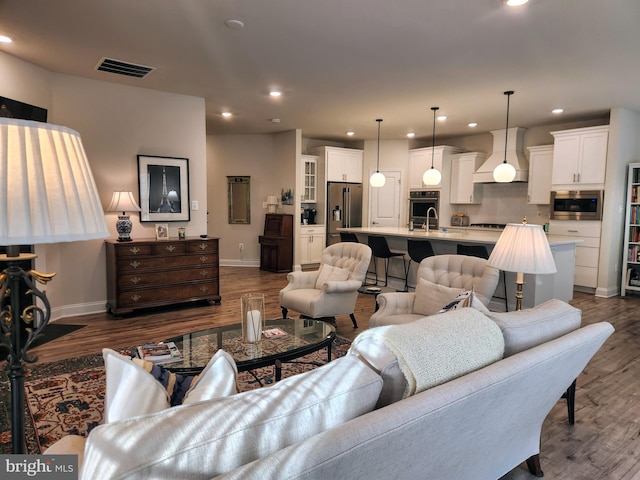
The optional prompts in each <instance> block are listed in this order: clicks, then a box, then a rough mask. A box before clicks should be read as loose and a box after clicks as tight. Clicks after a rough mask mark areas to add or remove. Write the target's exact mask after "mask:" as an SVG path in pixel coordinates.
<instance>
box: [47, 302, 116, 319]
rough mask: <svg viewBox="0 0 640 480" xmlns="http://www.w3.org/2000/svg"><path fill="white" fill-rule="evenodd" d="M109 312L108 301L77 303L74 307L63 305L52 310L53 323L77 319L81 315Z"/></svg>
mask: <svg viewBox="0 0 640 480" xmlns="http://www.w3.org/2000/svg"><path fill="white" fill-rule="evenodd" d="M106 311H107V301H106V300H102V301H99V302H91V303H76V304H74V305H63V306H61V307H53V308H51V321H55V320H58V319H60V318H66V317H77V316H79V315H89V314H92V313H102V312H106Z"/></svg>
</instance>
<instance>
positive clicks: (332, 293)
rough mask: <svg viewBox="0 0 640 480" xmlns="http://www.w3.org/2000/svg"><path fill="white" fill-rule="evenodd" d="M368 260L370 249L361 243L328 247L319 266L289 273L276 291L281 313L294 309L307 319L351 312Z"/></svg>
mask: <svg viewBox="0 0 640 480" xmlns="http://www.w3.org/2000/svg"><path fill="white" fill-rule="evenodd" d="M370 261H371V249H370V248H369V246H368V245H364V244H362V243H353V242H344V243H336V244H333V245H330V246H328V247H327V248H325V249H324V251H323V252H322V259H321V260H320V268H319V269H318V270H315V271H305V272H291V273H289V274H288V275H287V280H289V284H288V285H287V286H286V287H285V288H283V289H282V290H280V307H281V308H282V316H283V317H284V318H287V313H288V310H290V309H291V310H295V311H296V312H300V313H301V314H302V315H305V316H307V317H310V318H323V317H335V316H337V315H349V317H351V321H352V322H353V327H354V328H358V323H357V322H356V317H355V315H354V314H353V310H354V307H355V305H356V299H357V298H358V288H360V287H361V286H362V282H363V281H364V278H365V275H366V274H367V268H368V267H369V263H370Z"/></svg>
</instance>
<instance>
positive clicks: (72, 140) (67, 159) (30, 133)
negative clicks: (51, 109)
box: [0, 118, 109, 453]
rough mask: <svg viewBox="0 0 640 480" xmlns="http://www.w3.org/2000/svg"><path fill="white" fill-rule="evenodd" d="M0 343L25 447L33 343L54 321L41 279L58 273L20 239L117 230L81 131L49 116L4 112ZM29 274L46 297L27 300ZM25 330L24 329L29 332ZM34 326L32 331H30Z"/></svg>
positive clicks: (18, 445) (18, 443) (15, 431)
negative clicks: (108, 218) (23, 292)
mask: <svg viewBox="0 0 640 480" xmlns="http://www.w3.org/2000/svg"><path fill="white" fill-rule="evenodd" d="M0 211H1V212H0V245H4V246H6V252H7V253H6V255H0V261H2V262H6V264H7V265H8V266H7V267H6V268H5V269H4V270H3V271H2V273H0V333H2V334H1V335H0V344H2V345H4V346H5V347H7V348H8V350H9V354H8V357H7V369H8V371H9V374H8V376H9V380H10V382H11V435H12V440H11V441H12V451H13V453H24V452H25V449H26V445H25V433H24V366H23V363H22V361H23V360H24V361H26V362H29V363H33V362H35V361H36V360H37V357H29V355H28V354H27V350H28V349H29V347H30V346H31V344H32V343H33V341H34V340H35V339H36V338H37V337H39V336H40V334H41V332H42V331H43V330H44V329H45V327H46V326H47V323H48V322H49V318H50V313H51V308H50V304H49V301H48V300H47V296H46V295H45V294H44V293H42V292H40V291H39V290H38V289H37V288H36V286H35V283H36V281H38V282H40V283H43V284H44V283H46V282H48V281H49V280H51V279H52V278H53V276H54V275H55V274H42V273H39V272H36V271H35V270H29V271H24V270H23V269H22V268H21V266H20V262H21V261H23V260H25V259H26V260H32V259H33V258H35V255H33V254H21V253H20V248H19V246H20V245H37V244H43V243H59V242H75V241H79V240H92V239H99V238H105V237H107V236H109V232H108V230H107V225H106V223H105V220H104V212H103V210H102V205H101V204H100V198H99V196H98V191H97V189H96V185H95V183H94V180H93V175H92V173H91V169H90V168H89V162H88V161H87V157H86V155H85V152H84V148H83V146H82V141H81V139H80V135H79V134H78V132H76V131H74V130H71V129H69V128H66V127H61V126H58V125H52V124H49V123H41V122H34V121H29V120H17V119H13V118H0ZM22 282H24V284H25V285H26V287H27V288H28V290H30V292H29V293H30V294H32V295H35V296H36V297H37V299H38V300H39V302H35V303H34V304H33V305H31V304H30V305H20V301H21V298H20V294H19V291H20V285H21V283H22ZM23 330H24V332H23ZM24 334H26V339H23V338H22V337H23V336H24Z"/></svg>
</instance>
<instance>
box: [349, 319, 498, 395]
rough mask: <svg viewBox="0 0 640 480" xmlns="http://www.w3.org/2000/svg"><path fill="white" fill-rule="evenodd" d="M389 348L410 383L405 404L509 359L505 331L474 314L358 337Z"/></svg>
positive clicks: (389, 327)
mask: <svg viewBox="0 0 640 480" xmlns="http://www.w3.org/2000/svg"><path fill="white" fill-rule="evenodd" d="M359 337H361V340H362V339H364V338H367V337H371V338H372V339H375V340H377V341H379V342H381V343H382V344H384V345H386V346H387V348H389V350H391V351H392V352H393V353H394V354H395V355H396V357H397V359H398V366H399V368H400V370H401V371H402V373H403V374H404V376H405V378H406V380H407V388H406V390H405V392H404V394H403V398H405V397H408V396H410V395H413V394H415V393H418V392H421V391H422V390H426V389H428V388H431V387H435V386H436V385H440V384H441V383H444V382H447V381H449V380H452V379H454V378H457V377H460V376H462V375H465V374H467V373H469V372H472V371H474V370H477V369H479V368H482V367H484V366H486V365H489V364H490V363H493V362H495V361H498V360H500V359H501V358H502V356H503V354H504V338H503V336H502V332H501V331H500V328H499V327H498V326H497V325H496V324H495V322H493V321H492V320H490V319H489V318H487V317H486V316H485V315H483V314H482V313H480V312H479V311H477V310H475V309H473V308H461V309H458V310H454V311H450V312H446V313H442V314H439V315H431V316H428V317H424V318H421V319H420V320H416V321H415V322H411V323H406V324H403V325H387V326H383V327H377V328H372V329H369V330H367V331H365V332H363V333H361V334H360V335H359Z"/></svg>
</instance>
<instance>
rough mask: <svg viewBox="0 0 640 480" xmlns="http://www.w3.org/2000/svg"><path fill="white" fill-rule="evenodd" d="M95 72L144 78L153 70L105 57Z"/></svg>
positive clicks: (152, 68)
mask: <svg viewBox="0 0 640 480" xmlns="http://www.w3.org/2000/svg"><path fill="white" fill-rule="evenodd" d="M96 70H99V71H101V72H109V73H115V74H116V75H124V76H126V77H136V78H144V77H146V76H147V75H148V74H149V73H150V72H152V71H153V70H155V68H154V67H145V66H144V65H136V64H135V63H128V62H123V61H121V60H114V59H113V58H106V57H105V58H103V59H102V60H100V63H98V65H97V66H96Z"/></svg>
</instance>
